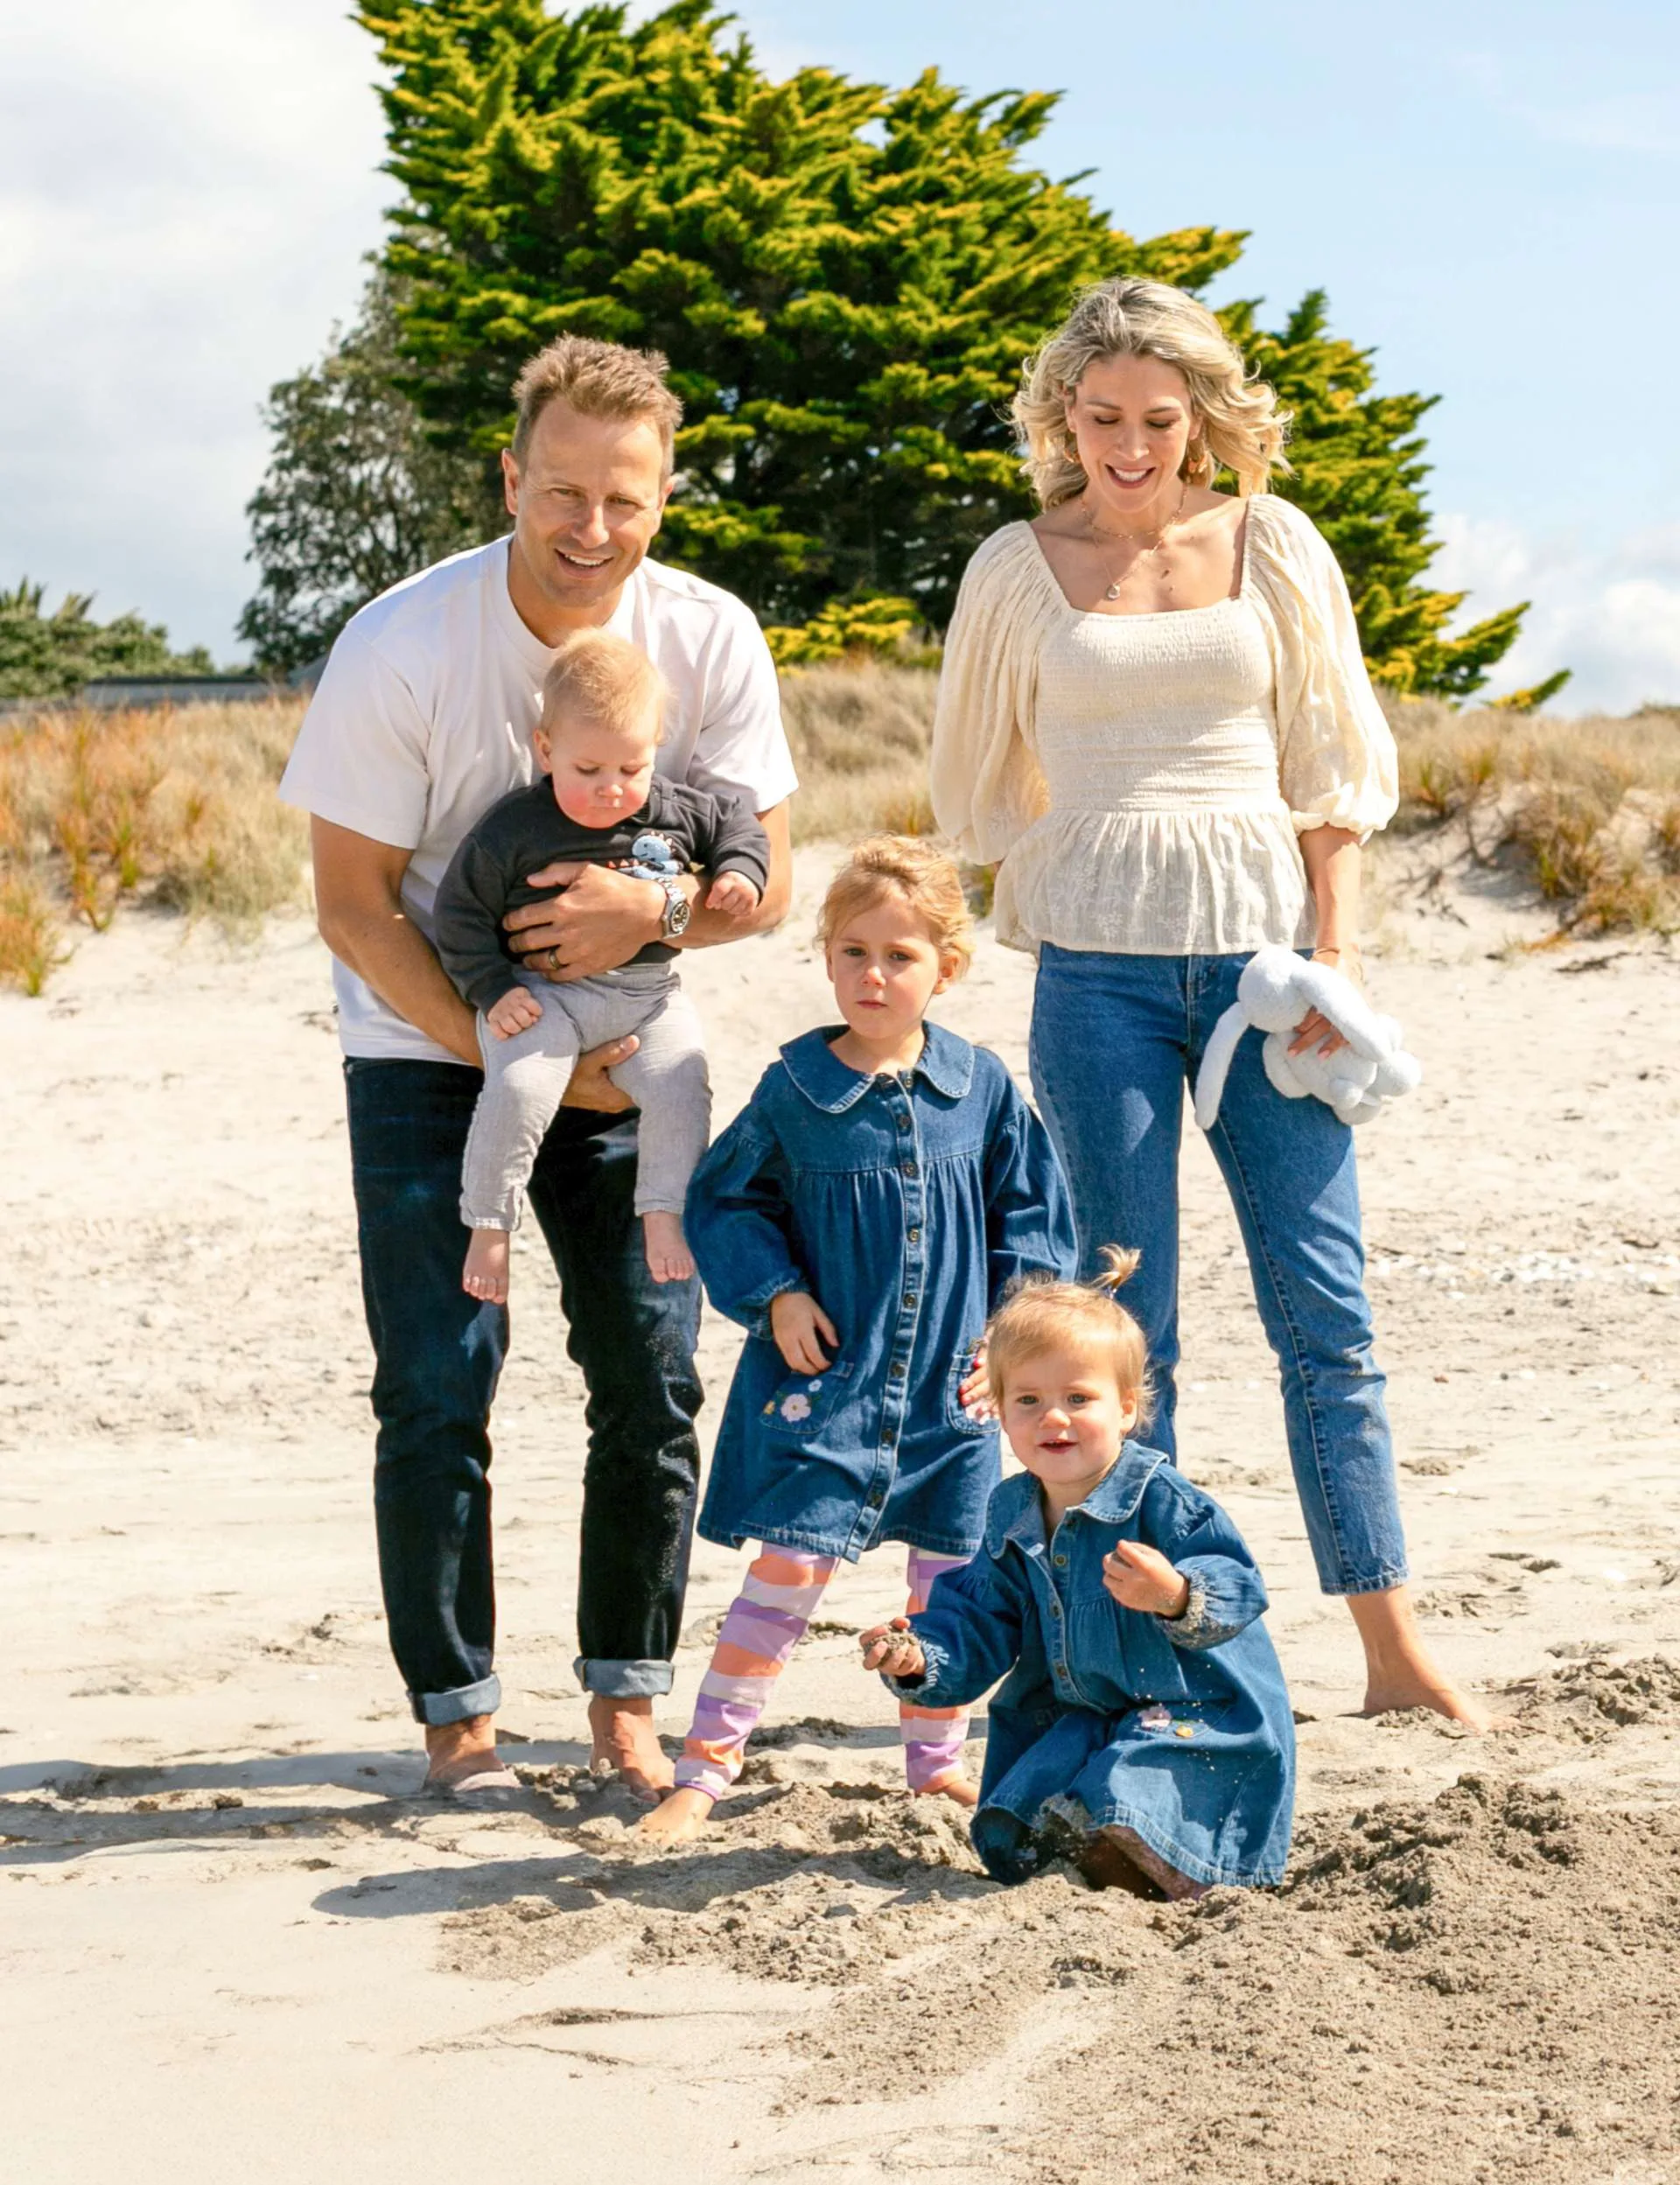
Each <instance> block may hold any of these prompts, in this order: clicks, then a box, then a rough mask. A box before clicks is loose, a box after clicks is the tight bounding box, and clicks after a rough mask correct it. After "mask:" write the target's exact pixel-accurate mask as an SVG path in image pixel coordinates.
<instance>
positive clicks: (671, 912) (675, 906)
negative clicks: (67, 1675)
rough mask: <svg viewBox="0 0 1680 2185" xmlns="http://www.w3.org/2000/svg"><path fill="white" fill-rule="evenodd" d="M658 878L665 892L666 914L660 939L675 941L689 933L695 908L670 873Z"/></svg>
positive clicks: (661, 923)
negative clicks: (679, 936) (681, 935)
mask: <svg viewBox="0 0 1680 2185" xmlns="http://www.w3.org/2000/svg"><path fill="white" fill-rule="evenodd" d="M657 877H658V879H659V885H660V886H661V887H662V888H663V889H664V891H665V912H664V915H663V916H662V918H661V920H660V921H659V937H660V939H661V940H662V941H675V940H676V938H677V936H678V935H680V934H683V933H686V932H687V931H688V926H689V921H690V918H692V917H693V915H694V906H693V904H692V903H690V900H689V899H688V897H687V896H686V895H685V894H684V893H683V890H682V889H681V888H680V887H679V886H677V884H676V881H675V880H674V879H671V877H670V875H669V873H663V872H662V873H661V874H659V875H658V876H657Z"/></svg>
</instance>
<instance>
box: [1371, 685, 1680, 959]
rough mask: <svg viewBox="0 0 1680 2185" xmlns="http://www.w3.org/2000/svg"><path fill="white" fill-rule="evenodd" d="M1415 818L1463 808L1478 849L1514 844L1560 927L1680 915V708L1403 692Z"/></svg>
mask: <svg viewBox="0 0 1680 2185" xmlns="http://www.w3.org/2000/svg"><path fill="white" fill-rule="evenodd" d="M1389 711H1390V719H1391V720H1392V721H1393V723H1394V729H1395V738H1396V741H1397V744H1398V746H1399V751H1400V814H1399V818H1398V821H1397V824H1398V825H1400V826H1402V827H1411V828H1418V827H1426V826H1430V825H1433V824H1438V823H1440V822H1442V821H1444V820H1448V819H1460V820H1461V821H1462V822H1463V823H1464V826H1465V828H1466V830H1467V834H1468V837H1469V840H1470V844H1471V846H1472V849H1473V850H1474V852H1475V854H1476V855H1477V856H1479V857H1481V858H1495V857H1497V856H1499V855H1500V854H1501V853H1502V852H1507V851H1516V853H1518V854H1519V855H1520V856H1521V857H1522V858H1523V860H1524V862H1525V863H1526V864H1527V865H1528V866H1529V867H1530V869H1531V871H1532V872H1533V874H1534V878H1535V880H1536V882H1537V885H1538V886H1539V889H1540V892H1541V893H1542V894H1543V895H1544V897H1545V898H1546V900H1548V901H1549V902H1552V903H1555V904H1556V905H1557V906H1558V928H1559V931H1560V933H1572V934H1591V933H1608V932H1616V931H1638V930H1642V929H1643V930H1646V931H1656V932H1663V933H1667V932H1673V931H1675V930H1676V929H1677V928H1680V884H1677V883H1680V718H1677V717H1676V716H1675V714H1674V713H1673V712H1672V711H1668V710H1662V711H1657V710H1653V711H1649V712H1645V713H1635V714H1631V715H1628V717H1626V718H1614V717H1610V716H1605V715H1589V716H1586V717H1582V718H1574V719H1569V718H1553V717H1552V716H1551V715H1550V714H1540V715H1537V716H1536V717H1534V718H1529V719H1525V718H1522V717H1520V716H1519V717H1517V718H1512V717H1511V716H1510V715H1509V714H1507V713H1500V712H1497V711H1474V712H1460V713H1455V712H1453V711H1452V710H1451V709H1450V708H1449V707H1447V706H1445V705H1440V704H1428V703H1419V702H1415V701H1413V702H1404V703H1399V704H1393V705H1391V706H1390V709H1389Z"/></svg>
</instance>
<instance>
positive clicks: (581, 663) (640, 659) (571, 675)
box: [542, 630, 666, 743]
mask: <svg viewBox="0 0 1680 2185" xmlns="http://www.w3.org/2000/svg"><path fill="white" fill-rule="evenodd" d="M665 697H666V690H665V678H664V676H662V675H661V674H660V672H659V670H658V669H657V668H655V665H654V663H653V662H652V661H651V660H649V659H648V655H647V654H646V653H644V652H642V651H641V650H640V649H639V648H637V647H636V646H634V645H632V644H629V643H627V641H625V639H623V638H621V637H614V636H613V634H612V632H611V631H610V630H579V631H578V632H577V635H576V636H575V637H569V638H568V639H567V640H566V641H565V643H564V644H563V646H562V647H561V648H560V650H559V653H558V655H556V659H555V662H554V664H553V666H552V667H551V668H550V669H549V672H548V674H547V675H546V676H543V678H542V726H543V728H544V730H545V731H546V732H548V733H549V735H550V736H551V735H553V733H554V732H555V730H556V727H560V728H563V727H564V726H565V725H567V724H568V723H569V722H570V721H575V720H578V719H583V720H587V721H592V722H594V723H595V724H596V725H598V726H599V727H601V728H606V729H611V730H612V731H613V733H614V734H615V735H619V736H638V735H641V734H642V733H643V732H645V731H646V729H647V727H648V723H649V721H650V719H651V721H652V723H653V726H654V740H655V742H656V743H657V742H659V741H661V740H662V739H663V736H664V733H665V729H664V712H665Z"/></svg>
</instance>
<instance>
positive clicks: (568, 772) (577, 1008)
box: [435, 630, 770, 1304]
mask: <svg viewBox="0 0 1680 2185" xmlns="http://www.w3.org/2000/svg"><path fill="white" fill-rule="evenodd" d="M663 700H664V686H663V684H662V683H661V681H660V677H659V673H658V670H657V669H655V667H654V665H653V662H651V661H650V660H648V657H647V655H645V654H643V653H641V652H638V651H637V649H636V648H635V647H634V645H630V644H627V643H626V641H624V639H622V638H620V637H613V636H612V635H610V634H608V633H607V632H606V631H604V630H589V631H585V632H584V633H582V634H580V635H578V636H577V637H574V638H572V639H571V640H570V642H569V643H568V644H567V645H566V646H565V647H564V648H563V649H562V651H561V653H560V656H559V658H558V659H557V660H556V662H555V663H554V665H553V666H552V667H551V668H550V669H549V673H548V677H547V680H546V681H545V682H544V683H543V685H542V720H541V722H540V723H539V725H537V727H536V729H535V731H534V732H533V739H532V740H533V742H534V743H535V748H536V759H537V764H538V766H539V767H541V769H542V779H541V780H540V781H534V782H533V783H532V784H531V786H530V787H529V788H524V789H515V790H514V792H513V794H512V795H510V796H505V797H503V798H502V799H501V801H500V803H497V804H493V805H492V806H491V808H490V809H489V810H488V811H487V812H486V814H485V815H484V816H483V817H482V818H481V819H480V820H479V822H478V823H477V824H476V825H475V826H474V827H472V829H470V830H469V831H468V832H467V834H466V835H465V837H463V839H462V841H461V844H460V845H459V847H458V849H457V851H456V852H455V856H454V858H453V861H452V862H451V865H450V868H449V871H448V872H446V873H445V874H444V880H443V884H442V886H440V887H439V889H438V891H437V908H436V912H435V919H436V928H437V954H438V956H439V957H440V958H441V959H442V961H443V965H444V970H446V971H447V972H448V973H449V976H450V977H451V979H453V980H454V982H455V984H456V985H457V986H458V988H459V990H460V993H461V997H462V998H463V999H464V1000H465V1001H467V1002H470V1003H471V1004H472V1006H473V1008H475V1009H476V1010H477V1011H478V1012H479V1047H480V1048H481V1049H482V1050H483V1054H484V1090H483V1092H482V1093H481V1094H480V1096H479V1104H478V1106H477V1108H476V1109H475V1110H473V1116H472V1133H471V1135H470V1136H469V1138H468V1139H467V1144H466V1155H465V1161H464V1162H463V1165H462V1171H461V1219H462V1220H463V1221H464V1222H465V1223H466V1225H467V1227H468V1228H469V1229H471V1230H472V1242H471V1243H470V1244H469V1246H468V1248H467V1254H466V1265H465V1271H464V1272H463V1275H462V1278H461V1279H462V1286H463V1287H464V1288H465V1289H466V1290H467V1291H468V1292H470V1293H471V1294H472V1296H473V1297H476V1298H484V1299H488V1300H490V1301H492V1302H493V1303H495V1304H501V1303H503V1302H504V1301H505V1300H506V1299H507V1236H508V1232H509V1231H510V1230H511V1229H514V1226H515V1225H516V1224H517V1222H518V1220H519V1209H520V1202H521V1198H522V1196H523V1194H524V1191H525V1187H526V1186H527V1184H528V1183H529V1181H530V1177H531V1170H532V1168H533V1167H534V1166H535V1161H536V1157H537V1153H538V1152H539V1150H540V1149H541V1146H542V1140H543V1138H544V1137H545V1136H546V1135H547V1133H548V1129H549V1124H551V1123H552V1122H553V1121H554V1118H555V1116H556V1112H557V1111H558V1110H559V1106H560V1102H561V1098H562V1096H563V1094H564V1092H565V1089H566V1085H567V1082H568V1081H569V1080H570V1076H571V1073H572V1068H573V1066H574V1065H575V1063H576V1062H577V1057H578V1055H579V1054H582V1053H584V1052H585V1051H586V1050H587V1049H589V1048H591V1047H604V1046H606V1043H607V1042H608V1041H609V1040H622V1039H624V1038H625V1037H626V1036H627V1034H628V1033H635V1035H636V1038H637V1040H638V1041H639V1042H640V1044H639V1046H638V1048H637V1051H636V1052H635V1054H632V1055H630V1056H628V1057H627V1058H626V1060H625V1061H621V1062H618V1063H615V1064H614V1065H613V1068H612V1070H611V1072H610V1073H609V1075H611V1076H612V1078H613V1081H614V1082H615V1083H617V1084H619V1085H620V1086H622V1088H623V1089H624V1090H625V1091H626V1092H627V1093H628V1094H629V1095H630V1096H631V1098H632V1099H633V1100H634V1102H635V1103H636V1104H637V1106H638V1107H639V1108H640V1109H641V1129H640V1131H638V1133H637V1165H636V1196H635V1208H636V1212H637V1213H638V1214H639V1215H641V1222H642V1230H643V1236H644V1239H645V1243H646V1247H647V1253H648V1268H649V1270H650V1271H651V1272H652V1274H653V1277H654V1279H655V1281H656V1282H678V1281H686V1280H687V1279H688V1278H689V1277H690V1276H691V1275H692V1274H693V1272H694V1262H693V1260H692V1258H691V1257H690V1254H689V1250H688V1247H687V1245H686V1244H685V1243H684V1242H683V1197H684V1195H685V1194H686V1193H687V1190H688V1186H689V1178H690V1176H691V1175H692V1174H693V1173H694V1166H695V1163H696V1162H697V1160H698V1159H699V1158H700V1156H701V1154H702V1153H703V1152H704V1151H705V1147H706V1138H707V1134H708V1131H709V1127H710V1123H711V1088H710V1085H709V1082H708V1079H707V1075H706V1057H705V1050H704V1046H703V1045H702V1040H701V1033H700V1019H699V1018H698V1016H697V1014H696V1013H695V1009H694V1005H693V1004H692V1003H691V1002H690V1000H689V998H688V997H687V996H686V995H685V994H684V993H683V991H682V988H681V987H680V986H679V984H678V983H677V977H676V972H675V971H674V970H672V969H671V959H672V957H673V956H675V955H676V949H675V948H673V947H672V946H670V945H669V942H670V941H672V940H675V938H676V935H679V934H680V933H681V932H682V931H683V927H684V926H686V924H687V923H688V909H689V906H688V900H687V898H686V897H685V896H684V895H683V893H682V891H681V890H680V889H679V888H678V887H677V886H676V875H677V874H679V873H681V872H687V871H688V870H689V869H690V866H693V865H701V866H704V868H705V869H706V870H707V871H708V872H711V874H712V875H713V879H712V884H711V890H710V892H709V893H708V894H707V896H706V905H707V907H708V908H709V909H711V910H721V911H724V912H725V913H726V914H730V915H732V916H734V917H745V916H746V914H747V913H748V912H749V911H752V910H753V909H755V908H756V907H757V906H758V904H759V902H760V899H761V897H762V896H763V893H764V887H765V882H766V879H767V876H768V872H769V865H770V844H769V840H768V837H767V836H766V834H765V831H764V830H763V828H762V827H760V824H759V823H758V820H757V819H756V818H755V817H754V816H753V814H752V813H751V812H750V811H749V810H748V809H746V804H745V803H744V802H742V801H741V800H739V799H738V798H734V797H725V796H716V795H711V793H710V792H709V791H707V790H704V789H697V788H690V787H689V786H688V785H687V784H686V783H685V782H677V781H664V780H662V779H661V778H659V777H658V776H656V775H655V773H654V757H655V751H656V749H657V747H658V745H659V740H660V717H661V711H662V704H663ZM578 863H581V864H588V865H616V866H618V867H619V868H620V870H622V871H627V872H632V873H634V874H637V875H639V876H640V877H641V878H643V879H652V880H657V881H658V882H659V883H660V884H661V886H663V887H664V889H665V893H666V895H667V898H668V906H669V908H668V916H667V921H666V923H665V926H664V928H663V930H664V932H665V933H666V934H667V935H668V936H669V938H668V939H667V940H662V941H653V942H648V946H647V947H646V948H644V949H641V951H640V953H639V954H637V955H636V956H633V957H632V958H631V960H630V962H629V963H626V964H624V965H622V966H620V969H619V970H613V971H603V972H601V973H599V974H598V976H597V977H592V978H580V979H576V980H574V981H572V982H571V983H570V984H566V985H563V986H556V985H555V984H553V982H552V981H551V980H549V979H548V978H545V977H543V976H542V973H541V972H539V971H538V970H535V967H534V966H533V965H531V964H529V963H526V962H525V961H524V960H522V959H521V958H518V957H515V956H512V955H511V954H510V952H509V950H508V948H507V933H506V930H505V929H504V928H503V925H502V918H503V915H504V914H505V913H506V912H507V911H508V910H511V909H512V908H514V906H515V905H518V904H522V903H529V902H537V901H541V900H543V898H544V897H545V896H547V895H551V894H553V893H555V892H556V891H555V890H553V889H542V888H535V887H533V886H531V884H530V879H529V876H530V875H531V874H532V873H533V872H538V871H540V870H541V869H542V867H543V866H545V865H556V864H578Z"/></svg>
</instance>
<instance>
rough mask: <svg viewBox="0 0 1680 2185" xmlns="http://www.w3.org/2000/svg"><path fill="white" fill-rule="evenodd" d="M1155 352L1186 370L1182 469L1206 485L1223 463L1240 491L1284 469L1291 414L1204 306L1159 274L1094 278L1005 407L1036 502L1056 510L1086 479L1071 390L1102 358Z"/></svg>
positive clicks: (1260, 487)
mask: <svg viewBox="0 0 1680 2185" xmlns="http://www.w3.org/2000/svg"><path fill="white" fill-rule="evenodd" d="M1111 356H1152V357H1159V359H1160V361H1161V362H1162V363H1163V364H1170V365H1172V366H1173V367H1174V368H1175V369H1176V370H1178V371H1180V372H1182V373H1183V375H1184V377H1185V381H1186V383H1187V386H1188V387H1189V389H1190V400H1191V403H1192V405H1193V409H1194V428H1193V430H1192V432H1191V438H1190V445H1189V449H1188V451H1187V454H1186V457H1185V461H1184V467H1183V470H1182V472H1181V473H1180V475H1181V476H1182V477H1183V478H1184V479H1185V480H1186V481H1187V483H1188V484H1190V485H1192V486H1211V485H1212V484H1213V482H1214V480H1215V478H1217V477H1218V475H1219V473H1220V472H1221V471H1222V470H1228V471H1229V472H1231V473H1233V475H1234V476H1235V477H1236V490H1237V492H1238V494H1243V495H1246V494H1258V493H1264V491H1265V489H1266V480H1267V479H1268V478H1269V477H1270V475H1271V473H1272V472H1273V471H1274V470H1281V471H1287V470H1288V469H1289V467H1290V466H1289V465H1288V463H1287V462H1285V459H1284V452H1283V451H1284V436H1285V432H1286V431H1287V430H1288V426H1289V421H1290V413H1289V411H1288V410H1279V409H1278V397H1277V396H1276V395H1275V394H1274V393H1273V392H1272V390H1271V388H1270V387H1268V386H1267V384H1266V382H1264V380H1262V379H1258V378H1256V377H1253V376H1252V375H1250V373H1249V372H1248V370H1247V369H1246V368H1245V367H1244V365H1243V359H1242V356H1241V354H1239V353H1238V351H1237V350H1236V347H1234V346H1233V345H1232V343H1231V340H1230V339H1229V336H1228V335H1227V333H1226V332H1225V329H1224V328H1223V327H1222V326H1221V325H1220V323H1219V321H1218V319H1215V317H1214V314H1213V313H1212V312H1210V311H1209V310H1208V306H1207V305H1205V304H1200V303H1198V302H1197V301H1196V299H1195V298H1194V296H1191V295H1189V294H1188V293H1187V291H1185V290H1183V289H1181V288H1170V287H1169V286H1168V285H1167V284H1166V282H1165V281H1142V280H1132V279H1124V280H1113V281H1099V282H1098V283H1097V284H1096V287H1095V288H1088V289H1087V290H1086V291H1084V293H1083V294H1082V296H1081V297H1080V298H1079V299H1078V301H1077V302H1076V303H1075V305H1074V308H1073V309H1072V311H1071V312H1068V316H1067V318H1066V319H1064V320H1063V321H1062V323H1061V326H1058V327H1057V329H1056V331H1055V333H1053V334H1052V335H1051V336H1050V338H1049V340H1047V342H1045V344H1044V345H1043V347H1041V348H1040V350H1039V351H1038V352H1037V354H1035V355H1033V356H1030V357H1029V358H1028V359H1027V360H1026V364H1025V366H1024V368H1023V369H1022V374H1021V388H1020V392H1019V394H1018V395H1017V396H1016V397H1015V400H1014V402H1013V403H1012V404H1011V405H1010V415H1011V417H1012V418H1013V420H1014V424H1015V431H1016V438H1017V441H1018V443H1019V447H1020V450H1021V467H1022V469H1023V470H1025V471H1026V474H1027V476H1028V478H1029V479H1030V480H1032V483H1033V491H1034V493H1036V494H1037V495H1038V497H1039V502H1040V507H1042V508H1056V507H1057V506H1058V505H1059V504H1060V503H1061V502H1062V501H1071V500H1073V498H1074V496H1075V494H1082V493H1083V492H1084V490H1085V487H1086V485H1087V483H1088V482H1089V481H1088V480H1087V479H1086V476H1085V468H1084V466H1083V464H1082V463H1081V461H1080V459H1079V455H1078V452H1077V450H1076V448H1075V445H1074V436H1073V433H1072V431H1071V430H1070V429H1069V427H1068V396H1070V395H1071V394H1072V393H1073V391H1074V389H1075V388H1076V387H1077V386H1078V385H1079V383H1080V382H1081V380H1082V379H1083V378H1084V376H1085V375H1086V373H1087V372H1088V371H1089V368H1090V367H1091V366H1092V365H1093V364H1095V363H1096V362H1098V361H1099V360H1100V359H1102V358H1103V357H1111Z"/></svg>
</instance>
